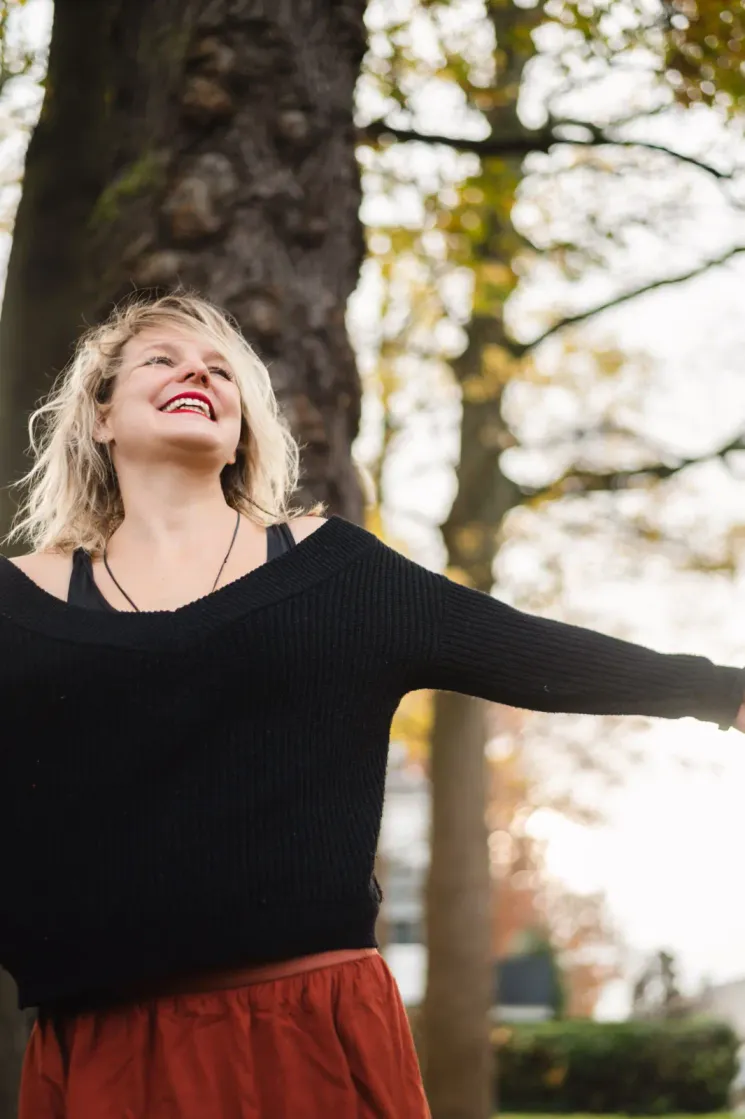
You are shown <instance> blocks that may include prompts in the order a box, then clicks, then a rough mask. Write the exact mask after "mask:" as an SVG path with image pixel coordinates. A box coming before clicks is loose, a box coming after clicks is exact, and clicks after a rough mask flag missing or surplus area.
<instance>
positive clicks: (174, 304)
mask: <svg viewBox="0 0 745 1119" xmlns="http://www.w3.org/2000/svg"><path fill="white" fill-rule="evenodd" d="M164 326H170V327H178V328H180V329H182V330H183V329H186V330H188V331H189V332H190V333H192V334H199V335H200V336H201V337H203V338H205V339H207V340H208V341H209V342H210V343H211V344H212V345H213V346H214V348H215V349H216V350H217V352H218V353H221V354H222V355H223V357H224V358H225V360H226V361H227V362H229V364H230V366H231V368H232V370H233V373H234V375H235V379H236V383H237V385H238V389H239V392H240V396H241V403H242V413H243V422H242V424H241V435H240V442H239V444H238V452H237V456H236V461H235V463H234V464H231V465H228V466H226V467H225V468H224V469H223V472H222V488H223V492H224V494H225V499H226V501H227V502H228V504H229V505H230V506H232V508H233V509H235V510H236V511H238V510H240V512H241V513H243V514H244V515H245V516H246V517H248V518H250V519H251V520H252V521H254V523H256V524H258V525H263V526H266V525H270V524H276V523H277V522H279V521H282V520H289V519H291V518H293V517H297V516H301V515H302V514H303V513H305V512H308V513H313V514H319V513H322V512H323V511H324V510H323V506H321V505H316V506H314V507H313V508H312V509H309V510H305V509H300V508H291V507H290V500H291V498H292V495H293V493H294V491H295V489H296V488H297V483H298V472H299V457H300V456H299V448H298V445H297V443H296V442H295V440H294V438H293V436H292V434H291V432H290V431H289V428H288V426H287V425H286V423H285V421H284V419H283V418H282V416H281V414H280V410H279V406H278V403H277V399H276V397H275V395H274V390H273V388H272V384H271V381H270V379H269V373H268V371H267V368H266V366H265V365H264V364H263V363H262V362H261V361H260V360H259V358H258V357H257V355H256V354H255V353H254V351H253V350H252V348H251V346H250V345H249V344H248V342H247V341H246V340H245V339H244V337H243V336H242V334H241V333H240V331H239V329H238V327H237V325H236V324H235V322H234V321H233V320H232V319H231V318H230V317H229V316H228V315H227V314H225V313H224V312H223V311H221V310H220V309H219V308H218V307H215V306H214V305H213V304H212V303H210V302H208V301H207V300H205V299H203V298H201V297H199V296H197V295H195V294H192V293H190V292H177V293H174V294H170V295H166V296H163V297H161V298H160V299H156V300H146V299H144V298H142V297H139V298H137V297H136V298H133V299H131V300H129V301H127V303H126V304H125V305H121V306H118V307H116V308H115V309H114V310H113V312H112V314H111V315H110V316H109V318H108V319H107V320H106V321H105V322H104V323H102V324H101V325H99V326H94V327H92V328H90V329H89V330H87V331H86V332H85V333H84V334H83V335H82V337H81V338H80V340H79V342H78V344H77V346H76V349H75V354H74V357H73V358H72V360H71V361H70V363H69V365H68V366H67V367H66V368H65V369H64V370H63V371H62V373H61V374H60V376H59V378H58V380H57V381H56V383H55V385H54V387H53V388H52V391H51V393H50V394H49V396H48V397H47V399H46V400H45V401H44V403H42V404H41V406H40V407H39V408H37V409H36V411H35V412H34V413H33V415H32V416H31V418H30V420H29V435H30V440H31V447H30V449H31V452H32V454H33V456H34V459H35V461H34V465H33V466H32V468H31V470H30V471H29V472H28V473H27V474H26V476H25V477H24V478H22V479H21V480H20V481H19V482H18V483H16V484H17V485H18V486H20V487H25V489H26V496H25V500H24V501H23V502H22V504H21V507H20V508H19V511H18V515H17V517H16V519H15V522H14V525H13V527H12V529H11V532H10V533H9V535H8V540H18V539H23V540H26V541H27V542H28V543H29V544H30V545H31V547H32V548H33V550H35V551H60V552H69V551H73V550H74V549H75V548H85V549H86V551H89V552H91V553H92V554H98V553H100V552H101V551H102V550H103V547H104V544H105V543H106V541H107V539H108V538H109V536H110V535H111V533H112V532H113V531H114V529H115V528H116V526H117V525H118V524H119V523H120V522H121V520H122V519H123V516H124V509H123V506H122V499H121V493H120V491H119V485H118V482H117V478H116V472H115V470H114V468H113V465H112V462H111V458H110V455H109V452H108V447H107V446H106V445H105V444H102V443H100V442H98V441H97V439H96V436H95V430H96V420H97V418H98V415H99V410H100V407H101V406H102V405H105V404H106V403H107V402H108V401H109V400H110V399H111V394H112V392H113V389H114V382H115V380H116V376H117V374H118V372H119V369H120V367H121V356H122V349H123V347H124V346H125V345H126V343H127V342H129V341H130V339H132V338H134V337H135V335H137V334H139V333H140V331H142V330H145V329H148V328H150V327H164Z"/></svg>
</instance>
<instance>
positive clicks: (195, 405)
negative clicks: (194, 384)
mask: <svg viewBox="0 0 745 1119" xmlns="http://www.w3.org/2000/svg"><path fill="white" fill-rule="evenodd" d="M161 412H198V413H199V414H200V415H202V416H206V417H207V419H208V420H211V419H212V416H211V415H210V408H209V405H208V404H205V402H204V401H203V400H197V399H195V398H194V397H190V396H180V397H179V398H178V400H171V401H169V403H168V404H165V405H164V406H163V407H162V408H161Z"/></svg>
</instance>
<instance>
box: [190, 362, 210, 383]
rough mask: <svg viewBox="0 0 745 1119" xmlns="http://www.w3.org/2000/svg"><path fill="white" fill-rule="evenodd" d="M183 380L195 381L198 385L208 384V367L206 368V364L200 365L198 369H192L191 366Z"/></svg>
mask: <svg viewBox="0 0 745 1119" xmlns="http://www.w3.org/2000/svg"><path fill="white" fill-rule="evenodd" d="M184 380H185V381H196V382H197V383H198V384H200V385H208V384H209V381H210V372H209V369H207V367H206V366H202V367H201V368H198V369H193V368H192V369H190V370H189V371H188V373H187V374H186V376H185V377H184Z"/></svg>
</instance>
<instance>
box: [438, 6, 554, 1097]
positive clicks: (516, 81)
mask: <svg viewBox="0 0 745 1119" xmlns="http://www.w3.org/2000/svg"><path fill="white" fill-rule="evenodd" d="M490 15H491V19H492V21H493V23H494V27H495V32H496V38H497V48H498V58H499V80H500V95H499V96H498V97H497V98H495V105H496V106H497V107H496V108H495V109H494V110H493V111H492V112H491V113H489V114H487V115H488V117H489V123H490V125H491V127H492V130H493V133H494V135H511V134H514V132H515V130H516V129H517V128H518V127H519V120H518V117H517V94H518V91H519V88H520V82H521V79H522V74H523V70H524V68H525V64H526V63H527V61H528V58H529V57H530V54H531V52H532V50H533V47H532V43H531V39H530V35H529V33H528V32H529V30H530V28H531V27H532V26H533V25H534V23H535V21H536V18H538V17H539V13H538V12H537V11H536V10H533V11H529V10H526V9H524V8H518V7H517V6H516V5H515V4H514V2H513V0H496V2H495V3H493V4H492V6H491V7H490ZM519 174H520V167H519V163H518V164H517V165H515V167H514V175H513V184H512V188H511V189H512V190H513V191H514V189H515V188H516V186H517V183H518V181H519ZM505 189H510V187H509V185H507V184H506V187H505ZM508 201H509V199H508ZM509 209H510V207H509V205H507V206H505V207H504V208H503V207H500V208H499V210H498V211H497V210H488V209H485V211H484V213H483V214H482V217H483V220H484V227H485V233H484V236H483V239H482V241H481V242H480V243H479V245H478V246H476V248H475V252H474V256H475V258H476V259H477V261H482V260H483V259H484V258H487V259H489V260H495V261H498V262H499V263H500V264H502V265H504V266H506V268H507V269H508V270H509V268H510V264H511V257H512V254H513V252H514V248H515V243H516V235H515V232H514V229H513V228H512V225H511V222H510V219H509V216H505V215H508V214H509ZM507 274H508V275H509V271H508V273H507ZM513 279H514V278H513ZM508 293H509V283H507V284H506V285H505V291H504V296H503V298H506V296H507V294H508ZM504 331H505V327H504V321H503V306H502V304H501V303H499V302H497V301H496V300H495V302H494V305H493V306H492V307H491V308H489V313H488V314H481V315H475V316H474V317H473V319H472V321H471V324H470V327H469V334H468V345H467V347H466V350H465V351H464V353H463V354H462V355H461V357H460V358H459V359H458V360H457V361H456V362H454V363H453V369H454V372H455V375H456V377H457V379H458V380H459V382H460V383H461V384H462V385H465V384H466V383H467V382H468V381H469V380H471V379H474V378H478V377H479V376H481V375H482V372H483V354H484V351H485V350H486V348H487V347H489V348H495V347H500V346H503V345H504V343H505V333H504ZM502 394H503V386H502V385H498V386H497V387H496V389H495V390H494V391H493V392H492V394H491V395H488V396H487V398H486V399H481V398H479V399H478V400H474V399H472V398H471V397H470V396H469V394H468V393H467V392H464V394H463V415H462V420H461V452H460V462H459V464H458V471H457V474H458V490H457V494H456V497H455V501H454V503H453V507H452V509H451V511H450V515H449V516H448V519H447V521H446V523H445V524H444V525H443V530H442V531H443V537H444V540H445V545H446V548H447V554H448V566H449V567H450V568H451V569H457V570H458V571H459V572H461V573H462V574H463V575H465V577H466V580H467V581H468V582H469V583H470V585H471V586H473V587H475V588H476V589H478V590H481V591H486V592H489V591H491V589H492V586H493V582H494V579H493V567H494V560H495V556H496V551H497V534H498V530H499V526H500V524H501V522H502V520H503V518H504V517H505V515H506V514H507V513H508V512H509V510H510V509H512V508H513V507H514V506H515V505H516V504H518V503H519V501H520V500H521V495H520V493H519V490H518V489H517V487H516V486H515V485H514V484H513V483H512V482H511V481H510V480H509V479H508V478H506V477H505V475H504V474H503V472H502V470H501V466H500V454H501V451H502V449H503V448H504V447H505V446H508V445H509V443H508V441H507V440H508V438H509V431H508V428H507V425H506V423H505V421H504V419H503V417H502ZM484 714H485V710H484V705H483V704H479V703H477V702H476V701H473V700H469V699H467V698H465V697H463V696H456V695H438V696H437V700H436V704H435V717H434V726H433V735H432V786H433V794H432V795H433V816H432V861H431V865H430V871H429V882H428V887H427V938H428V974H427V993H426V997H425V1002H424V1014H423V1018H422V1023H421V1037H422V1049H423V1054H424V1062H425V1085H426V1088H427V1095H428V1099H429V1102H430V1106H431V1109H432V1114H433V1119H488V1117H489V1116H491V1115H492V1113H493V1111H494V1110H495V1109H496V1099H495V1095H496V1084H495V1081H496V1066H495V1060H494V1056H493V1054H492V1051H491V1045H490V1043H489V1015H488V1012H489V1008H490V1005H491V1003H492V998H493V993H494V986H493V977H492V966H491V923H492V914H493V908H492V905H493V889H494V887H493V884H492V881H491V875H490V866H489V851H488V845H487V829H486V823H485V814H486V774H485V759H484V745H485V740H486V723H485V719H484Z"/></svg>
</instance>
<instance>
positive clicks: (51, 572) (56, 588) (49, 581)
mask: <svg viewBox="0 0 745 1119" xmlns="http://www.w3.org/2000/svg"><path fill="white" fill-rule="evenodd" d="M10 562H11V563H12V564H15V566H16V567H17V568H19V569H20V570H21V571H22V572H23V573H24V575H27V576H28V577H29V579H31V580H32V581H33V582H34V583H36V585H37V586H38V587H41V589H42V590H43V591H46V592H47V594H52V595H54V597H55V598H61V599H63V601H66V600H67V592H68V587H69V584H70V573H71V571H72V556H69V555H67V556H66V555H63V554H62V553H61V552H30V553H29V554H28V555H26V556H14V557H13V558H11V560H10Z"/></svg>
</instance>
